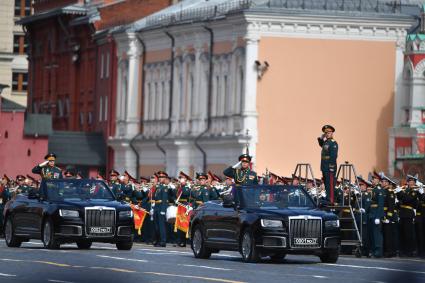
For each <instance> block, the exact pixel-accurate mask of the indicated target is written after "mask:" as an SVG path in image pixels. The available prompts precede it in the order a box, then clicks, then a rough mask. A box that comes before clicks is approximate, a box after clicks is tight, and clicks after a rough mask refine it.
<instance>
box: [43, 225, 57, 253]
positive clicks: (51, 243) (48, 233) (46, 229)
mask: <svg viewBox="0 0 425 283" xmlns="http://www.w3.org/2000/svg"><path fill="white" fill-rule="evenodd" d="M54 231H55V230H54V227H53V223H52V221H51V220H50V219H46V220H45V221H44V224H43V231H42V234H41V236H42V237H41V239H42V241H43V244H44V247H45V248H46V249H59V247H60V243H59V242H58V240H57V239H56V238H55V232H54Z"/></svg>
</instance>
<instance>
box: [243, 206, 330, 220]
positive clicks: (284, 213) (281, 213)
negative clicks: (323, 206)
mask: <svg viewBox="0 0 425 283" xmlns="http://www.w3.org/2000/svg"><path fill="white" fill-rule="evenodd" d="M246 211H247V212H248V213H255V214H257V215H259V216H264V217H283V218H287V217H290V216H299V215H309V216H317V217H321V218H324V219H338V217H337V216H336V215H335V214H333V213H329V212H326V211H323V210H319V209H292V208H287V209H269V210H268V209H255V208H249V209H246Z"/></svg>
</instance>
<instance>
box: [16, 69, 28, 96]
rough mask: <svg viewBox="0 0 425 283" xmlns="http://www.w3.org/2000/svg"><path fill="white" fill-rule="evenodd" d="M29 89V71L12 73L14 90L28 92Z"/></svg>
mask: <svg viewBox="0 0 425 283" xmlns="http://www.w3.org/2000/svg"><path fill="white" fill-rule="evenodd" d="M27 89H28V74H27V73H19V72H13V73H12V91H19V92H26V91H27Z"/></svg>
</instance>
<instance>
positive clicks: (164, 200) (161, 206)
mask: <svg viewBox="0 0 425 283" xmlns="http://www.w3.org/2000/svg"><path fill="white" fill-rule="evenodd" d="M156 175H157V176H158V179H159V184H158V186H157V187H156V189H155V194H154V201H155V203H154V217H153V218H154V225H155V244H154V246H155V247H165V246H166V245H167V231H166V222H167V221H166V217H165V213H166V212H167V208H168V185H165V183H166V181H165V179H166V178H168V174H167V173H166V172H164V171H159V172H158V173H157V174H156Z"/></svg>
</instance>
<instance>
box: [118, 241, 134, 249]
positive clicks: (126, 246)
mask: <svg viewBox="0 0 425 283" xmlns="http://www.w3.org/2000/svg"><path fill="white" fill-rule="evenodd" d="M116 246H117V249H118V250H120V251H129V250H131V248H132V247H133V242H132V241H128V242H118V243H116Z"/></svg>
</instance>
